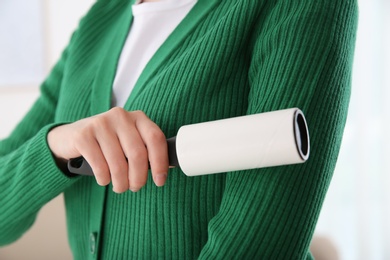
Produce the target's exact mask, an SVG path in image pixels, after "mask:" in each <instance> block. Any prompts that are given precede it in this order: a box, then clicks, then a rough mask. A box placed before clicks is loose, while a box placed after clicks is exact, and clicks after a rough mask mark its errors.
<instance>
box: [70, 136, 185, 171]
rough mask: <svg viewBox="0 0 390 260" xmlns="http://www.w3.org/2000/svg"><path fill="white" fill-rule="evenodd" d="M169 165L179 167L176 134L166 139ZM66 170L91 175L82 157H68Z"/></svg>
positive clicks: (90, 169)
mask: <svg viewBox="0 0 390 260" xmlns="http://www.w3.org/2000/svg"><path fill="white" fill-rule="evenodd" d="M167 144H168V158H169V166H173V167H180V165H179V161H178V159H177V153H176V136H175V137H172V138H169V139H167ZM68 170H69V171H70V172H71V173H73V174H78V175H87V176H93V171H92V168H91V166H90V165H89V164H88V162H87V161H86V160H85V159H84V158H83V157H78V158H74V159H70V160H69V161H68Z"/></svg>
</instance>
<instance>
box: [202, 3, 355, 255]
mask: <svg viewBox="0 0 390 260" xmlns="http://www.w3.org/2000/svg"><path fill="white" fill-rule="evenodd" d="M267 2H268V3H267V7H266V8H265V9H264V10H263V12H262V13H261V16H262V17H264V16H265V17H266V18H264V19H263V18H261V17H259V20H260V21H261V23H262V26H259V31H258V32H257V34H256V35H257V39H258V40H257V41H256V42H255V44H254V48H253V50H254V51H253V55H252V57H253V58H252V62H251V65H250V72H249V79H250V84H251V90H250V94H249V107H248V114H253V113H259V112H265V111H272V110H277V109H281V108H287V107H299V108H301V109H302V110H303V111H304V113H305V115H306V118H307V121H308V125H309V131H310V136H311V146H312V147H311V155H310V158H309V161H308V162H307V163H305V164H302V165H294V166H283V167H272V168H266V169H259V170H252V171H245V172H232V173H228V175H227V179H226V189H225V191H224V195H223V199H222V204H221V208H220V210H219V212H218V214H217V215H216V216H215V217H214V218H213V219H212V220H211V221H210V223H209V230H208V231H209V233H208V242H207V244H206V245H205V246H204V248H203V250H202V252H201V255H200V258H201V259H304V258H306V257H308V256H310V255H308V248H309V244H310V241H311V238H312V234H313V232H314V229H315V225H316V222H317V219H318V216H319V213H320V209H321V206H322V203H323V200H324V197H325V194H326V191H327V189H328V187H329V184H330V181H331V178H332V174H333V170H334V167H335V163H336V159H337V156H338V151H339V147H340V143H341V138H342V134H343V129H344V124H345V120H346V116H347V108H348V102H349V96H350V80H351V67H352V57H353V51H354V43H355V32H356V25H357V3H356V1H354V0H346V1H267Z"/></svg>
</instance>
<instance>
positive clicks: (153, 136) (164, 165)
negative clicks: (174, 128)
mask: <svg viewBox="0 0 390 260" xmlns="http://www.w3.org/2000/svg"><path fill="white" fill-rule="evenodd" d="M136 127H137V129H138V132H139V133H140V135H141V138H142V140H143V142H144V143H145V145H146V148H147V151H148V157H149V162H150V167H151V170H152V175H153V180H154V183H155V184H156V185H157V186H163V185H164V184H165V181H166V179H167V176H168V167H169V159H168V147H167V141H166V138H165V135H164V133H163V132H162V131H161V129H160V128H159V127H158V126H157V125H156V124H155V123H154V122H153V121H151V120H150V119H149V118H148V117H147V116H146V115H143V116H141V117H139V118H137V120H136Z"/></svg>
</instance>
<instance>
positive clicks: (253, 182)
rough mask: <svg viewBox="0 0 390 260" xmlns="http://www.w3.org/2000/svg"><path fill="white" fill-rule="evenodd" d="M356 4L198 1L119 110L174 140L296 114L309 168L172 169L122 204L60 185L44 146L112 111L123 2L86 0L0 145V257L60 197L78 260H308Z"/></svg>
mask: <svg viewBox="0 0 390 260" xmlns="http://www.w3.org/2000/svg"><path fill="white" fill-rule="evenodd" d="M356 2H357V1H356V0H344V1H336V0H331V1H329V0H316V1H314V0H308V1H289V0H268V1H264V0H256V1H254V0H240V1H237V0H224V1H219V0H199V1H198V3H197V4H196V5H195V6H194V8H193V9H192V10H191V12H190V13H189V14H188V15H187V17H186V18H185V19H184V20H183V21H182V23H181V24H180V25H179V26H178V27H177V28H176V29H175V31H174V32H173V33H172V34H171V36H170V37H169V38H168V39H167V41H166V42H165V43H164V44H163V45H162V46H161V48H160V49H159V50H158V51H157V53H156V54H155V56H154V57H153V58H152V59H151V61H150V62H149V63H148V65H147V66H146V68H145V70H144V71H143V73H142V74H141V76H140V78H139V80H138V82H137V84H136V85H135V88H134V90H133V92H132V94H131V95H130V97H129V99H128V101H127V103H126V105H125V108H126V109H127V110H142V111H144V112H145V113H146V114H147V115H148V116H149V117H150V118H151V119H152V120H153V121H154V122H156V123H157V125H159V126H160V128H161V129H162V130H163V131H164V133H165V135H166V136H167V137H171V136H174V135H176V132H177V130H178V129H179V127H180V126H182V125H186V124H191V123H197V122H205V121H210V120H215V119H221V118H229V117H234V116H239V115H244V114H253V113H261V112H267V111H273V110H278V109H284V108H290V107H299V108H300V109H302V111H303V112H304V113H305V116H306V119H307V122H308V125H309V130H310V137H311V155H310V158H309V161H308V162H306V163H305V164H300V165H292V166H282V167H271V168H264V169H256V170H250V171H239V172H230V173H222V174H215V175H210V176H201V177H186V176H185V175H184V174H183V173H182V172H181V171H180V170H179V169H170V171H169V176H168V180H167V183H166V185H165V186H164V187H162V188H159V187H156V186H155V185H154V184H153V181H152V179H151V177H150V176H149V179H148V182H147V185H146V186H145V187H143V188H142V189H141V190H140V191H139V192H137V193H132V192H130V191H129V192H126V193H124V194H115V193H113V192H112V186H111V185H110V186H108V187H100V186H98V185H97V184H96V182H95V180H94V178H93V177H75V178H70V177H67V176H66V175H64V174H63V173H62V172H61V171H60V170H59V169H58V168H57V166H56V164H55V162H54V160H53V158H52V155H51V153H50V150H49V149H48V146H47V143H46V135H47V133H48V131H49V130H50V129H51V128H52V127H54V126H56V125H58V124H63V123H68V122H74V121H76V120H79V119H81V118H85V117H88V116H91V115H95V114H98V113H101V112H104V111H107V110H108V109H110V101H111V92H112V82H113V80H114V76H115V71H116V66H117V63H118V59H119V56H120V52H121V49H122V47H123V44H124V42H125V39H126V36H127V33H128V30H129V28H130V26H131V21H132V14H131V4H132V1H128V0H116V1H114V0H111V1H109V0H100V1H98V2H96V3H95V5H94V6H93V7H92V8H91V9H90V11H89V12H88V14H87V15H86V16H85V17H84V18H83V19H82V21H81V22H80V25H79V28H78V30H77V31H76V32H75V34H74V35H73V37H72V40H71V42H70V44H69V45H68V47H67V49H66V50H65V51H64V53H63V55H62V58H61V60H60V61H59V62H58V63H57V65H56V66H55V67H54V68H53V70H52V72H51V74H50V75H49V77H48V78H47V80H46V81H45V82H44V83H43V84H42V86H41V95H40V98H39V99H38V100H37V101H36V103H35V104H34V106H33V107H32V108H31V110H30V112H29V113H28V114H27V115H26V116H25V118H24V119H23V120H22V121H21V122H20V124H19V125H18V126H17V127H16V129H15V130H14V131H13V132H12V134H11V135H10V136H9V137H8V138H7V139H5V140H2V141H1V142H0V205H1V206H0V245H4V244H8V243H11V242H12V241H14V240H16V239H17V238H18V237H20V236H21V235H22V234H23V232H25V231H26V230H27V229H28V228H29V227H30V226H31V225H32V223H33V222H34V219H35V216H36V214H37V212H38V211H39V209H40V208H41V207H42V206H43V205H44V204H45V203H47V202H48V201H49V200H50V199H52V198H54V197H56V196H57V195H58V194H60V193H61V192H64V194H65V204H66V212H67V224H68V236H69V243H70V246H71V249H72V252H73V255H74V259H76V260H77V259H83V260H84V259H194V258H199V259H306V258H310V257H311V255H310V253H309V244H310V241H311V238H312V235H313V232H314V229H315V225H316V222H317V219H318V216H319V213H320V209H321V206H322V203H323V200H324V198H325V194H326V191H327V189H328V187H329V185H330V181H331V178H332V174H333V171H334V167H335V163H336V160H337V155H338V151H339V147H340V143H341V138H342V134H343V129H344V124H345V120H346V116H347V108H348V101H349V96H350V81H351V68H352V60H353V51H354V44H355V36H356V35H355V33H356V25H357V3H356ZM129 69H131V68H129ZM3 112H4V111H3ZM48 250H49V249H48Z"/></svg>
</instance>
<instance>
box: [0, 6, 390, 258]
mask: <svg viewBox="0 0 390 260" xmlns="http://www.w3.org/2000/svg"><path fill="white" fill-rule="evenodd" d="M92 2H93V0H67V1H66V0H29V1H25V0H1V2H0V139H2V138H5V137H6V136H7V135H8V134H9V133H10V132H11V131H12V129H13V127H14V126H15V124H16V123H17V122H18V121H19V120H20V119H21V118H22V117H23V115H24V114H25V113H26V111H27V110H28V108H29V107H30V106H31V104H32V103H33V101H34V100H35V99H36V97H37V96H38V94H39V84H40V83H41V82H42V80H43V79H44V78H45V76H46V75H47V73H49V71H50V68H51V67H52V66H53V64H54V63H55V61H56V60H57V59H58V57H59V55H60V53H61V50H62V49H63V48H64V47H65V46H66V43H67V42H68V39H69V36H70V34H71V32H72V31H73V30H74V28H75V27H76V26H77V23H78V20H79V19H80V17H81V15H82V14H84V13H85V12H86V11H87V10H88V8H89V6H90V5H91V4H92ZM359 9H360V14H359V28H358V35H357V43H356V52H355V62H354V74H353V83H352V96H351V103H350V109H349V115H348V121H347V125H346V128H345V133H344V139H343V144H342V148H341V151H340V156H339V160H338V163H337V167H336V171H335V174H334V178H333V180H332V183H331V186H330V189H329V191H328V195H327V198H326V200H325V203H324V205H323V210H322V213H321V216H320V219H319V222H318V225H317V230H316V235H319V236H325V237H327V238H329V239H330V240H331V241H333V243H334V244H335V246H336V247H337V250H338V253H339V256H340V259H343V260H344V259H345V260H355V259H361V260H365V259H374V260H376V259H378V260H382V259H383V260H385V259H390V242H389V241H390V47H389V46H390V28H389V25H390V16H389V14H390V1H389V0H371V1H369V0H359ZM0 210H1V205H0ZM0 259H1V260H8V259H71V254H70V252H69V247H68V245H67V240H66V228H65V218H64V209H63V201H62V197H61V196H60V197H58V198H56V199H55V200H53V201H52V202H50V203H49V204H48V205H47V206H45V207H44V208H43V210H42V211H41V212H40V214H39V215H38V219H37V221H36V223H35V225H34V226H33V228H32V229H31V230H30V231H29V232H27V233H26V235H24V236H23V237H22V239H20V240H19V241H17V242H16V243H14V244H12V245H10V246H6V247H3V248H0Z"/></svg>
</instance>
